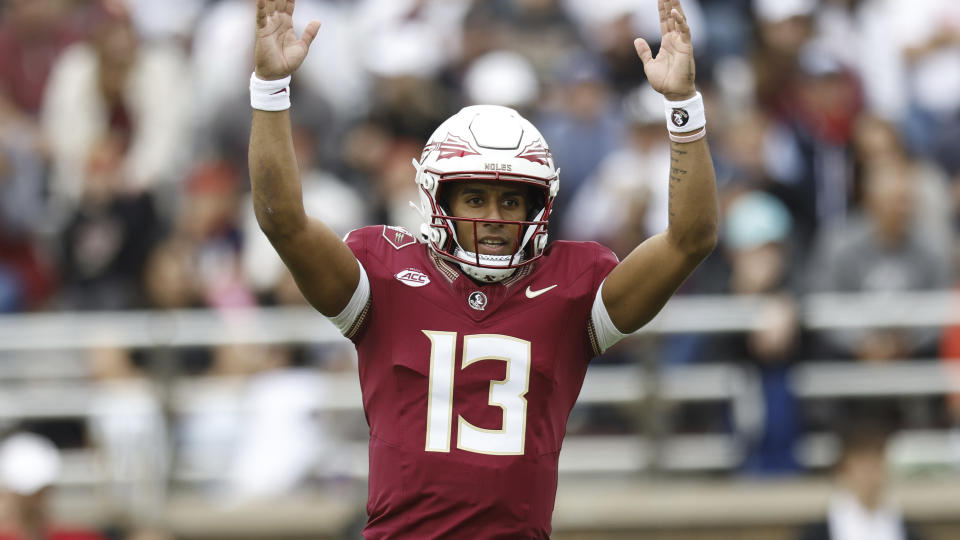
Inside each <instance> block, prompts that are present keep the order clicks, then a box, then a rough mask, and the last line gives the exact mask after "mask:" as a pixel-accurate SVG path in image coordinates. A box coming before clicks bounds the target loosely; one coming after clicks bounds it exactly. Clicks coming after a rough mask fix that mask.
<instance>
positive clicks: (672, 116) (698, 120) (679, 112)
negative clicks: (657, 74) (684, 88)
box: [663, 92, 707, 133]
mask: <svg viewBox="0 0 960 540" xmlns="http://www.w3.org/2000/svg"><path fill="white" fill-rule="evenodd" d="M663 104H664V107H665V109H666V110H665V112H666V115H667V130H669V131H670V132H671V133H689V132H691V131H696V130H698V129H700V128H702V127H703V126H705V125H707V116H706V114H705V113H704V111H703V96H701V95H700V92H697V95H695V96H693V97H692V98H690V99H685V100H683V101H670V100H669V99H666V98H664V100H663Z"/></svg>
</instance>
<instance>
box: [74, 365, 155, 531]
mask: <svg viewBox="0 0 960 540" xmlns="http://www.w3.org/2000/svg"><path fill="white" fill-rule="evenodd" d="M88 365H89V369H90V374H91V375H92V377H93V379H94V381H95V391H94V394H93V396H94V397H93V400H92V402H91V403H90V416H89V420H88V428H89V434H90V442H91V444H92V446H93V447H94V448H95V449H96V450H97V453H98V455H99V457H100V458H101V460H102V466H103V470H104V473H105V476H106V479H107V483H108V492H109V499H110V507H111V510H112V511H113V512H114V513H115V515H116V517H117V518H120V517H122V518H124V520H125V521H130V522H135V523H150V522H156V520H158V519H159V518H160V517H161V512H162V510H163V506H164V499H165V496H166V485H167V472H168V470H169V457H168V450H169V449H168V444H167V428H166V420H165V419H164V416H163V410H162V408H161V405H160V400H159V397H158V395H157V392H156V390H155V389H154V387H153V386H152V384H151V382H150V380H149V379H148V378H147V377H146V376H145V375H144V373H143V372H141V370H140V369H139V368H138V367H137V366H136V364H135V363H134V361H133V359H132V358H131V354H130V351H129V350H127V349H123V348H102V349H93V350H91V351H90V352H89V353H88Z"/></svg>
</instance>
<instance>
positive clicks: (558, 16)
mask: <svg viewBox="0 0 960 540" xmlns="http://www.w3.org/2000/svg"><path fill="white" fill-rule="evenodd" d="M564 4H565V2H563V0H485V1H483V2H473V3H472V5H471V7H470V10H469V11H468V12H467V14H466V16H465V17H464V21H463V49H462V52H461V55H460V64H461V65H469V64H472V63H473V62H475V61H476V60H477V59H478V58H479V57H480V56H482V55H484V54H487V53H490V52H493V51H495V50H509V51H517V52H522V53H523V55H524V57H525V58H527V59H528V60H529V62H530V63H531V65H532V66H533V68H534V70H535V71H536V72H537V74H538V75H540V76H543V75H545V74H548V73H549V72H550V69H551V68H552V66H555V65H556V64H557V62H558V61H559V60H560V59H561V58H562V57H563V56H565V55H567V54H569V52H570V51H572V50H575V49H578V48H582V47H583V41H582V39H581V36H580V31H579V29H578V27H577V25H576V21H575V20H573V18H572V17H570V15H569V14H568V12H569V10H567V9H564V7H565V6H564ZM605 4H606V2H605V3H604V4H601V5H605ZM631 37H633V36H631ZM628 42H630V40H628ZM631 52H632V51H631ZM500 82H504V81H500ZM477 103H480V102H477Z"/></svg>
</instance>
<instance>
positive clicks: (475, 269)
mask: <svg viewBox="0 0 960 540" xmlns="http://www.w3.org/2000/svg"><path fill="white" fill-rule="evenodd" d="M453 254H454V255H456V256H457V258H460V259H467V260H470V261H476V260H477V258H478V255H477V254H476V253H473V252H471V251H467V250H465V249H463V248H462V247H460V243H459V242H458V243H457V249H456V250H454V252H453ZM479 259H480V264H483V265H486V266H492V267H494V268H481V267H479V266H476V265H473V264H469V263H465V262H458V263H457V264H459V265H460V269H461V270H463V273H464V274H466V275H468V276H470V277H472V278H473V279H476V280H478V281H484V282H490V283H493V282H497V281H502V280H504V279H506V278H508V277H510V276H512V275H513V273H514V272H516V271H517V269H516V268H506V267H507V266H508V265H509V264H510V260H511V259H512V260H513V261H514V262H520V261H522V260H523V255H522V254H520V255H514V256H512V257H511V256H510V255H484V254H483V253H481V254H480V255H479ZM498 266H500V267H503V268H496V267H498Z"/></svg>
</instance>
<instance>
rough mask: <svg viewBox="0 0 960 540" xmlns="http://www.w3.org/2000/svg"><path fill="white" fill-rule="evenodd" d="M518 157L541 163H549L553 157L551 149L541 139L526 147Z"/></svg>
mask: <svg viewBox="0 0 960 540" xmlns="http://www.w3.org/2000/svg"><path fill="white" fill-rule="evenodd" d="M516 157H518V158H522V159H525V160H527V161H532V162H533V163H539V164H540V165H549V164H548V163H547V161H548V160H551V159H553V156H552V155H551V154H550V150H549V149H547V147H546V145H544V144H543V141H542V140H539V139H538V140H536V141H533V142H532V143H530V144H528V145H527V146H526V147H524V149H523V150H521V151H520V153H519V154H517V156H516Z"/></svg>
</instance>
